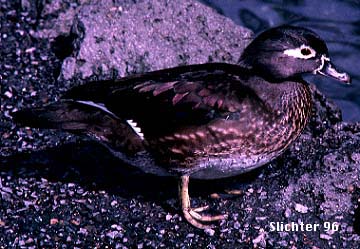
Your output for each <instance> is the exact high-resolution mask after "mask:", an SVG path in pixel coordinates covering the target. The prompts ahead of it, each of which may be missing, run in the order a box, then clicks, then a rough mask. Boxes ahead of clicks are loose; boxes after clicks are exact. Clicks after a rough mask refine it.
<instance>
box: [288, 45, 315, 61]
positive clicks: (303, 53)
mask: <svg viewBox="0 0 360 249" xmlns="http://www.w3.org/2000/svg"><path fill="white" fill-rule="evenodd" d="M284 54H286V55H287V56H291V57H294V58H299V59H310V58H313V57H315V56H316V52H315V50H314V49H313V48H311V47H309V46H306V45H304V44H303V45H301V46H300V47H299V48H291V49H286V50H285V51H284Z"/></svg>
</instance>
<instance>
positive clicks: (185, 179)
mask: <svg viewBox="0 0 360 249" xmlns="http://www.w3.org/2000/svg"><path fill="white" fill-rule="evenodd" d="M179 194H180V202H181V207H182V211H183V214H184V217H185V219H186V220H187V221H188V222H189V223H190V224H191V225H193V226H195V227H197V228H200V229H206V228H210V227H211V225H206V224H203V222H213V221H217V220H223V219H225V218H226V217H227V216H226V215H215V216H210V215H202V214H200V212H202V211H204V210H206V209H208V208H209V207H208V206H204V207H199V208H191V205H190V197H189V176H186V175H185V176H181V178H180V182H179Z"/></svg>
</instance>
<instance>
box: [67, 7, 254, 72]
mask: <svg viewBox="0 0 360 249" xmlns="http://www.w3.org/2000/svg"><path fill="white" fill-rule="evenodd" d="M72 34H73V35H74V36H75V37H77V38H76V39H75V41H74V44H75V47H76V50H75V51H74V52H73V55H72V56H71V57H68V58H66V59H65V61H64V63H63V66H62V72H61V78H64V79H71V78H74V77H76V78H79V77H80V78H88V77H90V76H93V75H97V76H102V77H109V76H110V77H113V76H114V74H115V75H116V76H125V75H129V74H134V73H141V72H145V71H152V70H157V69H163V68H169V67H174V66H178V65H184V64H197V63H205V62H209V61H227V62H232V63H235V62H236V61H237V60H238V58H239V56H240V54H241V52H242V50H243V48H244V47H245V46H246V45H247V44H248V42H249V41H250V37H251V35H252V33H251V32H250V31H249V30H247V29H245V28H242V27H240V26H236V25H234V23H233V22H232V21H231V20H229V19H226V18H225V17H223V16H220V15H218V14H217V13H215V11H214V10H213V9H211V8H209V7H206V6H204V5H202V4H200V3H197V2H194V1H189V0H187V1H163V0H161V1H160V0H159V1H152V2H151V3H149V2H148V1H140V2H138V3H136V4H135V3H133V2H131V3H126V1H125V2H124V3H110V2H105V1H94V3H93V4H89V5H84V6H82V7H81V8H80V9H79V10H78V12H77V14H76V16H75V21H74V24H73V26H72Z"/></svg>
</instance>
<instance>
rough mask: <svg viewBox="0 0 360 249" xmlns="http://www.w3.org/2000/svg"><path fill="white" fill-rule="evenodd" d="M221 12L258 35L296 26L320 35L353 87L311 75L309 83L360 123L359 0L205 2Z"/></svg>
mask: <svg viewBox="0 0 360 249" xmlns="http://www.w3.org/2000/svg"><path fill="white" fill-rule="evenodd" d="M202 2H203V3H205V4H207V5H209V6H211V7H213V8H215V9H216V10H217V11H218V12H219V13H221V14H223V15H225V16H227V17H229V18H231V19H232V20H233V21H234V22H235V23H237V24H239V25H242V26H245V27H247V28H249V29H251V30H252V31H254V33H255V34H258V33H259V32H261V31H263V30H265V29H267V28H269V27H273V26H278V25H281V24H293V25H298V26H303V27H307V28H310V29H312V30H314V31H315V32H316V33H318V34H319V35H320V36H321V37H322V38H323V39H324V40H325V41H326V44H327V45H328V48H329V51H330V57H331V58H332V60H333V62H334V63H335V65H337V67H338V68H339V69H342V70H344V71H347V72H348V73H349V74H350V75H351V76H352V79H353V81H352V85H351V86H346V85H341V84H339V83H337V82H336V81H334V80H331V79H326V78H321V77H313V76H309V77H308V78H307V80H308V81H311V82H313V83H315V84H316V86H317V87H318V88H319V89H320V90H321V91H322V92H323V93H324V94H325V95H326V96H328V97H329V98H331V99H332V100H333V101H334V102H335V103H336V104H337V105H338V106H339V107H340V108H341V110H342V112H343V118H344V120H345V121H360V94H359V93H360V74H359V68H360V63H359V59H360V1H358V0H345V1H337V0H333V1H329V0H326V1H312V0H285V1H280V0H243V1H241V0H225V1H223V0H203V1H202Z"/></svg>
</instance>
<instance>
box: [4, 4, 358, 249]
mask: <svg viewBox="0 0 360 249" xmlns="http://www.w3.org/2000/svg"><path fill="white" fill-rule="evenodd" d="M23 2H24V4H27V2H28V3H31V4H30V5H29V6H30V7H31V6H35V5H33V3H32V1H23ZM102 2H105V1H102ZM110 2H111V3H110ZM1 3H2V4H3V6H2V8H3V9H4V13H7V14H6V16H4V15H1V14H0V18H2V19H1V21H2V23H4V26H3V28H4V29H5V30H6V35H7V37H5V38H3V37H2V38H3V40H2V42H3V44H4V45H5V46H4V47H6V49H5V50H2V55H3V54H4V56H1V58H0V60H1V63H0V76H1V79H2V89H1V113H0V132H1V134H0V137H1V140H0V143H1V147H0V155H1V156H2V157H0V165H1V167H0V234H2V235H3V236H2V237H1V238H0V247H14V246H15V247H16V246H27V247H29V246H34V247H35V246H36V245H38V246H39V245H40V247H52V248H54V247H62V246H63V245H70V246H71V247H80V248H87V247H105V246H108V247H110V248H112V247H128V248H132V247H136V246H138V247H143V248H148V247H169V248H173V247H199V248H203V247H209V248H213V247H216V248H218V247H225V248H239V247H254V246H257V247H275V248H276V247H289V246H296V247H297V248H309V247H314V248H316V247H317V248H326V247H339V248H358V247H359V245H360V237H359V235H358V234H359V233H360V228H359V225H358V224H359V220H360V218H359V217H360V211H359V210H360V209H359V207H358V204H359V198H360V191H359V189H360V180H359V175H360V124H358V123H353V124H351V123H344V122H342V118H341V113H340V111H339V109H338V108H337V107H336V106H335V105H334V104H333V103H332V102H331V101H329V100H328V99H326V97H325V96H324V95H323V94H321V93H320V92H319V91H318V90H317V89H316V88H315V87H314V86H313V85H311V89H312V92H313V98H314V110H313V116H312V118H311V120H310V122H309V124H308V126H307V127H306V129H305V130H304V132H303V134H302V135H301V136H300V138H299V139H298V140H297V141H296V142H295V143H294V144H293V145H292V146H291V147H290V149H289V150H287V151H286V152H285V153H284V155H282V156H281V157H279V158H278V159H277V160H275V161H273V162H272V163H270V164H268V165H267V166H265V167H263V168H261V169H258V170H256V171H254V172H250V173H249V174H246V175H242V176H238V177H234V178H229V179H223V180H218V181H193V182H192V183H191V196H192V197H193V199H192V201H193V202H194V205H195V206H201V205H204V204H210V205H211V206H212V207H213V209H214V210H213V212H222V213H223V212H227V213H229V217H230V218H229V219H228V220H226V221H224V222H222V223H221V224H219V225H218V226H217V227H215V228H214V229H213V230H208V231H205V232H204V231H200V230H198V229H195V228H193V227H191V226H190V225H189V224H187V223H186V222H185V221H184V219H183V218H182V217H181V215H180V214H181V210H180V208H179V205H178V201H177V191H176V181H175V179H172V178H162V177H156V176H150V175H146V174H143V173H142V172H139V171H138V170H137V169H133V168H131V167H128V166H126V165H123V164H122V163H121V162H120V161H119V160H118V159H116V158H113V156H112V155H111V154H110V153H109V152H107V151H106V149H105V148H103V147H102V146H100V145H98V144H97V143H94V142H92V141H88V140H86V139H83V138H81V137H74V136H71V135H69V134H66V133H61V132H53V131H43V130H41V131H39V130H36V129H28V128H27V129H23V128H22V129H19V128H17V127H15V126H14V124H13V123H12V121H11V119H10V116H9V113H10V112H11V111H13V110H16V109H20V108H23V107H25V106H28V107H29V106H35V105H42V104H45V103H47V102H49V101H52V100H55V99H56V98H57V97H58V96H59V95H60V93H61V92H62V91H64V90H66V89H67V88H69V87H70V86H71V85H72V84H73V83H72V81H77V80H78V79H79V77H82V78H86V77H95V75H96V77H99V78H105V77H109V76H111V74H114V73H113V71H114V70H116V71H117V73H116V74H117V75H118V76H122V75H126V74H131V73H134V72H142V71H145V70H155V69H159V68H165V67H171V66H176V65H179V64H185V63H201V62H206V61H211V60H212V61H227V62H232V63H233V62H236V60H237V58H238V56H239V54H240V53H241V51H242V49H243V47H244V46H245V44H246V43H248V42H249V40H248V37H249V36H250V33H249V32H248V31H246V30H245V29H243V28H241V27H238V26H236V25H235V24H233V23H232V22H231V21H229V20H227V19H225V18H224V17H221V16H219V15H217V14H216V13H215V12H214V11H213V10H211V9H209V8H208V7H204V6H202V5H201V4H199V3H197V2H191V1H165V0H164V1H154V2H153V3H151V4H149V3H148V2H147V1H138V3H134V1H115V4H114V3H112V1H109V3H102V4H103V5H101V4H100V3H98V1H93V3H90V4H83V5H81V4H76V3H70V1H69V2H68V1H51V3H45V4H44V5H43V7H42V8H41V10H37V11H38V12H37V13H41V14H40V15H39V14H37V16H38V18H39V20H38V25H39V26H38V27H37V28H36V29H35V30H33V28H34V23H36V21H35V20H34V19H33V18H34V17H32V16H31V15H30V17H26V18H24V14H23V13H20V12H17V11H15V10H14V9H13V6H12V5H11V4H10V1H7V2H6V3H5V2H4V1H2V2H1ZM190 3H192V4H190ZM114 7H116V8H114ZM120 7H121V8H120ZM31 8H33V7H31ZM179 13H180V15H179V16H178V15H177V14H179ZM8 17H11V18H10V19H9V18H8ZM28 19H29V20H28ZM74 20H75V21H74ZM98 34H100V35H98ZM59 37H60V38H59ZM114 37H116V39H115V38H114ZM62 39H64V40H62ZM14 41H16V42H14ZM54 42H55V43H54ZM64 42H68V43H69V44H72V45H73V47H72V48H71V49H70V50H68V51H65V52H66V53H64V52H63V49H64V48H61V46H59V44H61V43H64ZM56 43H58V44H56ZM126 45H128V46H126ZM51 46H52V47H51ZM54 46H55V47H57V49H58V50H56V49H55V52H56V53H57V56H58V57H60V58H62V57H61V56H62V55H65V56H66V55H69V54H71V57H68V58H66V59H65V60H64V62H63V63H62V73H61V75H62V76H61V78H63V79H64V78H69V79H71V81H56V80H55V78H56V77H57V75H56V73H55V72H56V71H58V72H59V71H60V67H59V63H60V62H59V59H58V58H57V57H56V56H55V55H54V52H53V51H54V50H52V49H54ZM64 47H65V48H66V49H68V46H64ZM103 49H105V50H103ZM26 51H27V52H26ZM110 51H113V54H111V52H110ZM101 53H104V54H101ZM65 56H64V57H65ZM99 68H100V69H101V70H99ZM14 70H15V71H16V72H17V73H14ZM113 76H114V75H113ZM234 188H237V189H240V190H241V191H240V192H242V193H243V194H242V195H241V196H239V197H236V198H235V197H232V196H229V195H222V196H223V197H224V199H216V200H212V199H210V198H208V197H207V196H208V195H209V194H211V193H212V192H214V191H216V192H222V191H223V190H224V189H234ZM55 221H56V222H55ZM270 222H282V223H283V224H287V223H290V222H295V223H299V222H304V223H307V224H320V229H319V230H318V231H315V232H301V231H299V232H287V231H282V232H270V229H269V226H270ZM325 222H329V224H331V225H332V226H333V228H336V226H335V225H336V224H339V226H338V230H336V231H333V230H330V231H326V229H325V225H324V224H328V223H325ZM335 222H336V224H335ZM334 224H335V225H334Z"/></svg>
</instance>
